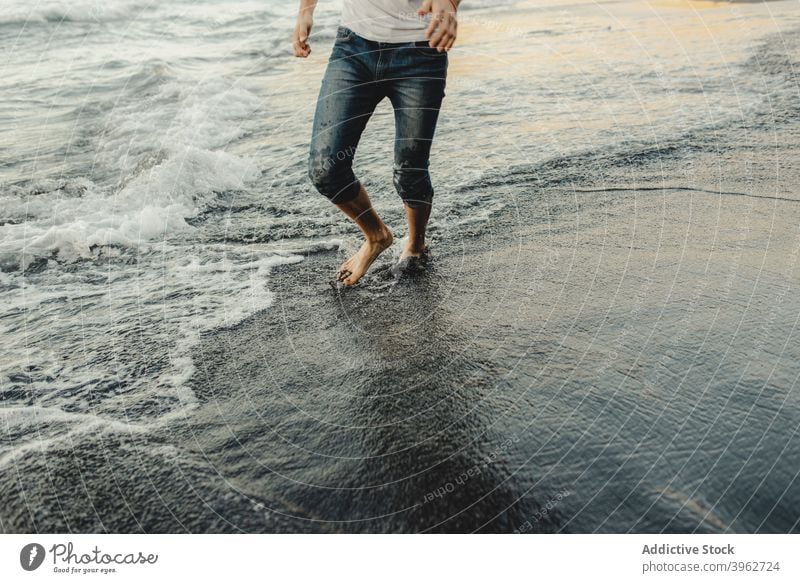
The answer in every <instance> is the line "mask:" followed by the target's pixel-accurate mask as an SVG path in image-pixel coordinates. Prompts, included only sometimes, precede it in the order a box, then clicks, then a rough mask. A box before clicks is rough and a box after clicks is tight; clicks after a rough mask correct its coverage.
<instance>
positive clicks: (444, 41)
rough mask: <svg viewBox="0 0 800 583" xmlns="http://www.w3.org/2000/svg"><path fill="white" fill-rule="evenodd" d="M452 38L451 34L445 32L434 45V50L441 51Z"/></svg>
mask: <svg viewBox="0 0 800 583" xmlns="http://www.w3.org/2000/svg"><path fill="white" fill-rule="evenodd" d="M452 38H453V35H451V34H447V33H445V35H444V36H443V37H442V40H440V41H439V44H438V45H437V46H436V50H437V51H439V52H440V53H441V52H443V51H444V50H445V49H446V48H447V43H449V42H450V40H451V39H452Z"/></svg>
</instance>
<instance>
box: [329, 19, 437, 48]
mask: <svg viewBox="0 0 800 583" xmlns="http://www.w3.org/2000/svg"><path fill="white" fill-rule="evenodd" d="M341 24H342V26H344V27H347V28H349V29H350V30H352V31H353V32H354V33H356V34H357V35H358V36H360V37H361V38H365V39H367V40H369V41H372V42H376V43H413V42H419V41H421V40H428V39H426V38H425V29H420V30H418V31H416V30H413V31H409V34H408V35H396V36H392V38H386V37H383V38H376V37H375V36H373V35H372V34H371V33H369V32H367V33H363V32H362V31H359V30H358V27H357V25H356V26H354V25H351V24H345V23H344V22H343V23H341ZM412 33H413V34H412Z"/></svg>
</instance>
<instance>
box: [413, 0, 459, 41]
mask: <svg viewBox="0 0 800 583" xmlns="http://www.w3.org/2000/svg"><path fill="white" fill-rule="evenodd" d="M429 13H430V14H433V16H432V17H431V23H430V24H429V25H428V28H427V29H426V30H425V38H427V39H428V40H429V42H428V45H429V46H430V47H431V48H432V49H436V50H437V51H439V52H440V53H441V52H442V51H449V50H450V49H451V48H452V47H453V43H454V42H456V30H457V29H458V22H457V20H456V9H455V6H454V5H453V3H452V2H450V0H425V1H424V2H423V3H422V8H420V9H419V11H418V12H417V14H418V15H419V16H424V15H425V14H429Z"/></svg>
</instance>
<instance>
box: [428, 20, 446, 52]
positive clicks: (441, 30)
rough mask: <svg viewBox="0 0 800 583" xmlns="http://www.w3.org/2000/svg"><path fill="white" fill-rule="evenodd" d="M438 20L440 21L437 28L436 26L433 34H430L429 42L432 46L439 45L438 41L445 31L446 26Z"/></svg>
mask: <svg viewBox="0 0 800 583" xmlns="http://www.w3.org/2000/svg"><path fill="white" fill-rule="evenodd" d="M439 22H440V24H439V28H437V29H436V33H435V34H434V35H433V36H431V43H430V44H431V46H432V47H435V46H438V45H439V41H440V40H441V39H442V37H443V36H444V35H445V33H446V32H447V28H446V27H445V25H444V23H442V22H441V21H439Z"/></svg>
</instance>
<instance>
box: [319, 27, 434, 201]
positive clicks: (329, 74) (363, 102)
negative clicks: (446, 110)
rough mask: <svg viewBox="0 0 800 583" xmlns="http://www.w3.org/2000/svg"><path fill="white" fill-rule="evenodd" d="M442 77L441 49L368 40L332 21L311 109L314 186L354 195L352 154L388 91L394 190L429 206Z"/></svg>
mask: <svg viewBox="0 0 800 583" xmlns="http://www.w3.org/2000/svg"><path fill="white" fill-rule="evenodd" d="M446 77H447V53H446V52H441V53H440V52H438V51H437V50H436V49H432V48H430V47H429V46H428V42H427V41H418V42H407V43H386V42H377V41H371V40H367V39H365V38H363V37H361V36H359V35H357V34H356V33H354V32H353V31H352V30H350V29H349V28H346V27H344V26H340V27H339V28H338V30H337V32H336V42H335V43H334V45H333V51H332V52H331V56H330V59H329V60H328V66H327V69H326V70H325V76H324V78H323V80H322V87H321V88H320V92H319V99H318V101H317V107H316V113H315V115H314V127H313V131H312V137H311V147H310V152H309V160H308V175H309V178H310V179H311V181H312V182H313V183H314V186H315V187H316V189H317V190H318V191H319V192H320V193H321V194H322V195H324V196H326V197H327V198H328V199H330V200H331V201H332V202H334V203H337V204H341V203H345V202H348V201H350V200H352V199H354V198H355V197H356V196H357V195H358V193H359V190H360V188H361V184H360V182H359V181H358V179H357V178H356V177H355V175H354V173H353V158H354V157H355V154H356V149H357V148H358V142H359V139H360V138H361V134H362V132H363V131H364V127H365V126H366V125H367V121H368V120H369V118H370V116H371V115H372V113H373V112H374V111H375V107H376V106H377V105H378V103H380V101H381V100H382V99H383V98H384V97H388V98H389V100H390V101H391V103H392V107H393V108H394V117H395V142H394V172H393V182H394V186H395V189H396V190H397V193H398V194H399V195H400V197H401V198H402V199H403V202H404V203H405V204H407V205H408V206H410V207H420V206H424V205H430V204H431V201H432V199H433V185H432V184H431V178H430V174H429V172H428V163H429V157H430V151H431V143H432V141H433V134H434V131H435V129H436V121H437V119H438V117H439V108H440V106H441V104H442V99H443V98H444V88H445V79H446Z"/></svg>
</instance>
